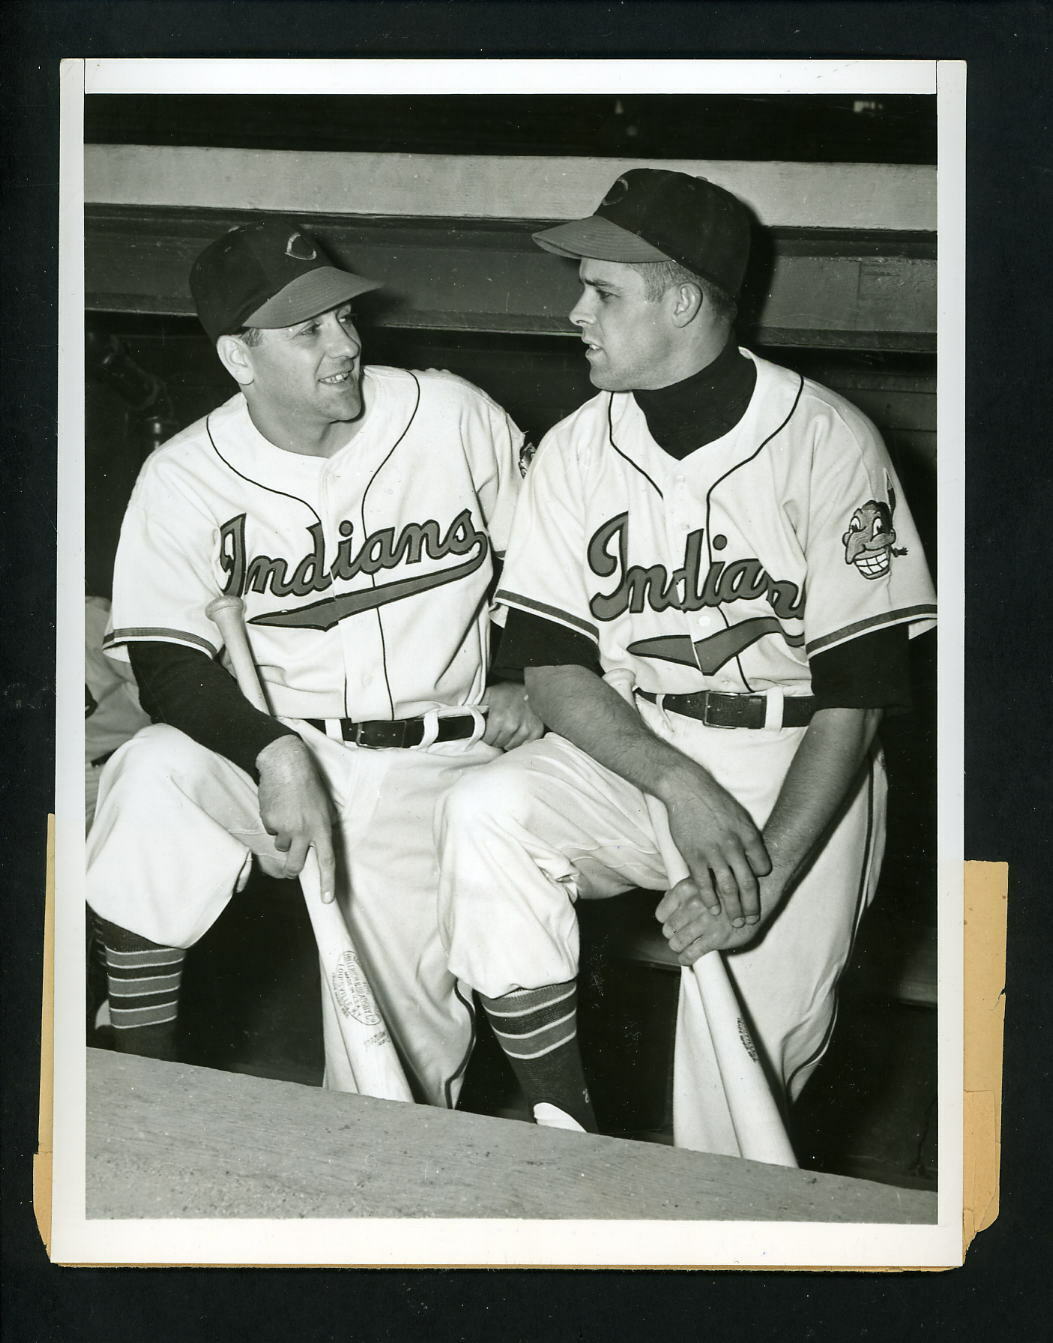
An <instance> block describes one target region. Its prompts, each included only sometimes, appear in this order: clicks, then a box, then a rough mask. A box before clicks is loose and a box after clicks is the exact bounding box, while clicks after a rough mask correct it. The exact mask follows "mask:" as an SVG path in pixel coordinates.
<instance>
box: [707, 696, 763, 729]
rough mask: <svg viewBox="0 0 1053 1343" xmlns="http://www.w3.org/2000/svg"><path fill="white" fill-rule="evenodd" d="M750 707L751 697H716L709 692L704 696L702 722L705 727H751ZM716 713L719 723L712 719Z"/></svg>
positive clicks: (751, 703) (751, 704)
mask: <svg viewBox="0 0 1053 1343" xmlns="http://www.w3.org/2000/svg"><path fill="white" fill-rule="evenodd" d="M752 707H753V696H752V695H717V694H713V693H712V692H710V693H709V694H708V695H707V696H706V705H705V708H704V709H703V711H702V721H703V723H705V725H706V727H719V728H737V727H752V726H753V724H752V722H751V718H752V713H751V710H752ZM717 713H719V715H720V719H719V721H718V720H717V719H716V718H714V717H713V715H714V714H717Z"/></svg>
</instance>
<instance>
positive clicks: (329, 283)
mask: <svg viewBox="0 0 1053 1343" xmlns="http://www.w3.org/2000/svg"><path fill="white" fill-rule="evenodd" d="M381 283H382V282H381V281H380V280H367V279H366V277H365V276H364V275H355V274H354V272H353V271H349V270H337V268H336V267H335V266H318V267H317V268H316V269H315V270H311V271H308V272H307V274H306V275H300V276H298V277H297V278H296V279H295V280H293V281H292V282H291V283H290V284H287V285H286V286H285V288H284V289H280V290H279V291H278V293H276V294H275V295H274V297H273V298H269V299H268V300H267V302H266V303H264V304H261V306H260V307H258V308H257V309H256V311H255V312H251V313H249V315H248V317H246V318H245V320H244V325H245V326H262V327H279V326H295V325H296V323H297V322H306V321H307V320H308V319H309V318H311V317H317V316H318V314H319V313H320V312H328V311H329V309H330V308H335V307H337V306H338V304H341V303H346V302H347V301H348V300H349V299H352V298H357V297H358V296H359V294H366V293H368V292H369V291H370V290H371V289H379V288H380V287H381Z"/></svg>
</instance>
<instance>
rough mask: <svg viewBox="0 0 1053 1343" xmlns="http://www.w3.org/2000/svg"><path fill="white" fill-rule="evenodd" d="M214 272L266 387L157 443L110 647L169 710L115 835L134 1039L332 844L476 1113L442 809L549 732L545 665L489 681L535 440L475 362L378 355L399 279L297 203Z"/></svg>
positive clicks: (406, 1024) (135, 758) (225, 321)
mask: <svg viewBox="0 0 1053 1343" xmlns="http://www.w3.org/2000/svg"><path fill="white" fill-rule="evenodd" d="M190 284H191V289H192V292H193V295H194V300H195V303H196V307H197V312H198V315H199V317H200V320H201V322H202V325H203V326H204V328H205V330H206V332H207V333H208V335H209V337H210V338H211V339H212V340H213V341H214V342H215V348H216V352H217V354H218V356H219V358H220V360H221V361H222V363H223V365H224V367H225V368H226V370H227V371H228V372H229V373H230V374H231V376H232V377H233V378H234V380H235V382H236V383H237V384H238V389H237V392H236V394H235V395H234V396H232V397H231V399H230V400H229V401H227V402H226V403H225V404H223V405H221V406H219V407H218V408H217V409H216V410H214V411H212V412H211V414H209V415H206V416H205V417H204V418H203V419H201V420H199V421H197V423H195V424H193V425H191V426H190V427H189V428H188V429H186V430H184V431H183V432H182V433H180V434H177V435H176V437H175V438H173V439H171V440H170V441H169V442H168V443H166V444H165V445H164V446H163V447H161V448H160V449H159V450H158V451H156V452H155V453H154V454H153V455H152V456H151V457H150V458H149V459H148V461H147V463H146V465H145V467H144V469H143V471H142V474H141V475H140V478H139V480H138V482H137V484H136V486H135V490H134V492H133V494H132V498H131V500H130V502H129V505H128V511H127V514H126V517H125V521H124V525H123V529H122V533H121V540H120V545H119V549H118V554H117V560H116V567H115V576H114V587H113V614H112V629H111V631H110V632H109V634H108V635H107V638H106V646H107V649H108V651H110V652H112V653H113V654H114V655H115V656H117V657H122V658H125V659H128V658H130V660H131V663H132V666H133V668H134V670H135V673H136V677H137V679H138V682H139V686H140V693H141V699H142V703H143V706H144V707H145V708H146V710H147V711H148V712H149V713H150V715H151V717H152V718H153V720H154V723H155V726H151V727H148V728H146V729H145V730H144V731H143V732H141V733H140V734H139V735H138V736H137V737H135V738H134V740H133V741H132V742H130V743H129V744H128V745H127V746H125V747H124V748H123V749H122V750H120V751H118V752H117V754H116V755H115V756H114V757H113V759H112V760H111V761H110V763H109V764H108V765H107V767H106V771H105V777H104V779H103V782H102V787H101V789H100V794H99V804H98V809H97V813H96V819H95V824H94V827H93V829H92V831H91V835H90V840H89V855H88V856H89V871H88V900H89V904H90V905H91V907H92V908H93V910H94V911H95V912H96V914H97V915H98V916H99V917H100V919H101V920H102V922H103V928H104V933H105V941H106V946H107V957H108V966H109V979H110V984H109V987H110V1003H111V1018H112V1022H113V1025H114V1027H115V1036H116V1042H117V1044H118V1047H120V1048H124V1049H127V1050H131V1051H136V1052H145V1053H156V1054H170V1053H171V1052H172V1049H173V1047H174V1046H173V1039H174V1036H173V1031H174V1020H175V1017H176V1013H177V1004H178V989H179V975H180V971H181V967H182V959H183V951H184V949H185V948H186V947H189V946H190V945H191V944H193V943H194V942H195V941H196V940H197V939H198V938H199V937H200V936H201V935H202V934H203V933H204V932H205V931H206V930H207V929H208V928H209V926H210V925H211V924H212V923H213V921H214V920H215V919H216V917H217V916H218V915H219V914H220V912H221V911H222V910H223V908H224V906H225V905H226V904H227V902H228V901H229V899H230V898H231V895H232V893H233V892H234V890H235V889H236V888H237V887H238V886H239V884H240V883H243V882H244V880H245V879H246V877H247V875H248V871H249V868H250V865H251V862H252V858H253V855H255V856H256V857H257V858H258V859H259V860H260V861H261V862H262V864H263V866H264V867H265V868H266V869H267V870H268V871H270V872H272V873H274V874H276V875H278V876H285V877H295V876H296V875H297V874H298V873H299V872H300V870H301V868H302V867H303V864H304V861H305V856H306V854H307V852H308V849H309V848H313V849H314V850H315V852H316V855H317V859H318V864H319V869H320V873H321V879H322V890H323V898H328V899H332V898H333V897H334V896H335V897H336V898H338V899H339V900H340V902H341V905H342V907H343V910H344V913H345V916H346V918H347V920H348V923H349V926H350V927H351V929H352V935H353V937H354V939H355V944H356V947H357V948H358V950H359V952H360V954H361V957H362V962H363V965H364V967H365V969H366V972H367V974H368V976H369V978H370V980H371V983H372V987H373V990H374V992H375V994H376V997H377V1000H378V1002H379V1004H380V1006H381V1010H382V1011H383V1013H384V1017H385V1021H386V1023H387V1025H388V1028H389V1030H390V1032H391V1034H392V1036H393V1038H394V1040H395V1043H396V1046H397V1048H398V1050H399V1052H400V1055H401V1057H402V1061H403V1064H404V1066H405V1069H406V1071H407V1074H408V1076H409V1079H410V1082H411V1085H412V1088H413V1092H414V1095H415V1097H416V1098H417V1099H419V1100H422V1101H427V1102H430V1103H433V1104H437V1105H452V1104H453V1103H454V1102H455V1100H456V1096H457V1093H458V1090H459V1087H460V1082H461V1077H462V1074H463V1069H464V1065H465V1062H466V1060H467V1056H468V1052H469V1049H470V1046H471V1042H472V1035H473V1021H472V1013H471V1008H470V1005H469V1001H466V999H465V998H464V997H463V996H460V995H459V994H458V992H457V986H456V983H455V981H454V979H453V977H452V976H451V975H450V974H449V972H448V969H447V967H446V963H445V958H444V955H443V951H442V947H441V945H440V942H439V938H438V933H437V926H436V908H435V899H436V883H437V864H436V852H435V842H434V835H433V819H434V810H435V804H436V800H437V799H438V797H439V796H441V794H442V793H443V792H444V791H445V790H446V789H447V788H448V787H449V786H450V784H451V783H452V782H453V780H454V779H456V778H458V777H459V776H460V775H461V774H462V773H463V772H464V771H465V770H467V769H470V768H474V767H477V766H479V765H481V764H483V763H485V762H487V761H489V760H491V759H493V758H494V757H495V756H497V755H498V754H499V753H500V751H501V750H503V749H505V748H508V747H510V746H514V745H516V744H518V743H520V742H522V741H526V740H528V739H530V738H531V737H532V736H537V735H538V734H539V733H540V730H541V725H540V722H539V721H538V720H537V719H536V718H535V717H534V716H533V714H532V713H531V712H530V710H529V708H528V707H527V704H526V700H525V695H524V691H523V687H522V686H521V685H510V684H507V683H506V684H502V685H489V686H488V685H487V660H488V650H489V648H490V638H491V633H490V623H491V622H490V615H491V607H490V598H491V595H492V591H493V586H494V583H495V580H496V572H497V567H498V561H497V558H496V557H497V556H498V555H500V554H501V553H502V552H503V551H504V549H505V542H506V537H507V533H508V529H509V523H510V519H511V515H512V511H513V505H514V503H515V500H516V497H517V494H518V492H519V485H520V481H521V472H520V469H519V460H518V459H519V455H520V452H521V450H522V448H523V436H522V434H521V433H520V431H519V430H518V429H517V428H516V426H515V425H514V424H513V423H512V421H511V420H510V419H509V417H508V416H507V415H506V414H505V412H504V411H503V410H502V409H501V408H500V407H499V406H497V405H496V404H495V403H494V402H493V401H492V400H490V398H489V397H487V396H486V395H485V394H484V393H482V392H481V391H479V390H478V389H477V388H475V387H473V386H471V385H470V384H468V383H466V382H464V381H462V380H461V379H459V378H456V377H454V376H453V375H451V374H448V373H440V372H436V371H434V370H430V371H428V372H408V371H405V370H401V369H395V368H384V367H374V366H364V364H363V358H362V341H361V338H360V336H359V334H358V331H357V329H356V326H355V320H354V314H353V311H352V306H351V305H352V301H353V300H354V299H356V298H357V297H358V296H359V295H360V294H363V293H365V292H366V291H367V290H371V289H374V288H376V287H377V286H376V284H375V283H374V282H373V281H370V280H367V279H365V278H364V277H362V276H359V275H356V274H353V273H352V272H350V271H347V270H343V269H340V268H339V267H336V266H335V265H333V263H332V262H331V260H330V259H329V258H328V257H327V256H326V255H325V253H324V251H323V249H322V247H321V245H320V244H319V243H318V242H317V241H316V240H315V239H314V238H313V237H312V236H311V235H310V234H309V233H308V232H307V231H306V230H305V229H304V228H302V227H301V225H300V224H298V223H296V222H294V221H289V220H284V219H276V218H264V219H260V220H259V221H258V222H255V223H251V224H247V225H244V226H242V227H239V228H237V229H234V230H233V231H231V232H228V233H227V234H225V235H224V236H223V237H222V238H220V239H218V240H216V241H215V242H213V243H212V244H210V245H209V246H208V247H206V248H205V250H204V251H203V252H202V253H201V255H200V256H199V257H198V259H197V261H196V262H195V264H194V267H193V270H192V272H191V277H190ZM221 593H225V594H234V595H237V596H240V597H242V598H243V599H244V605H245V613H246V619H247V621H248V626H249V630H250V635H251V643H252V647H253V652H254V655H255V658H256V661H257V663H258V667H259V672H260V675H261V678H262V681H263V684H264V685H265V687H266V691H267V695H268V698H269V700H270V703H271V706H272V708H273V710H274V712H275V714H276V715H277V717H276V718H270V717H268V716H266V715H264V714H262V713H258V712H257V711H256V710H255V709H253V708H252V707H251V706H250V705H249V704H248V703H247V701H246V700H245V699H243V697H242V695H241V693H240V691H239V690H238V687H237V685H236V683H235V681H234V679H233V678H232V676H231V675H230V674H229V673H228V671H227V670H226V668H225V666H224V650H223V648H222V647H220V646H219V645H220V643H221V639H220V636H219V634H218V631H217V629H216V627H215V626H214V625H213V624H212V622H211V621H210V620H209V619H208V617H207V615H206V607H207V606H208V604H209V601H210V600H211V599H212V598H214V597H216V596H217V595H219V594H221ZM251 971H252V967H251V965H246V967H245V974H246V978H247V979H249V978H250V977H251ZM323 1001H324V1003H325V1011H326V1014H327V1018H328V1016H330V1015H331V1013H332V1008H331V1005H330V1004H329V1001H328V999H324V1000H323ZM324 1024H325V1035H326V1042H327V1060H328V1059H329V1049H328V1045H329V1043H330V1040H331V1039H332V1040H334V1041H336V1040H338V1034H337V1032H336V1031H335V1023H334V1022H333V1021H331V1020H328V1019H327V1020H326V1021H325V1023H324ZM329 1080H330V1083H331V1084H338V1083H334V1082H333V1078H332V1077H330V1079H329Z"/></svg>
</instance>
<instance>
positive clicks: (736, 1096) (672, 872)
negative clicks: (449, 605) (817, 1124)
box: [606, 672, 797, 1166]
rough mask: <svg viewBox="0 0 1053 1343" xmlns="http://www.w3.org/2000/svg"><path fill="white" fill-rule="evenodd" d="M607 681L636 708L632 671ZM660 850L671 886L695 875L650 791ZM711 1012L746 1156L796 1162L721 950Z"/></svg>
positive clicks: (709, 999) (697, 972)
mask: <svg viewBox="0 0 1053 1343" xmlns="http://www.w3.org/2000/svg"><path fill="white" fill-rule="evenodd" d="M606 680H607V683H608V684H609V685H610V686H611V687H612V689H613V690H615V691H616V692H617V693H618V694H619V695H621V697H622V698H623V699H624V700H625V701H626V702H627V703H628V704H631V705H633V707H634V708H635V701H634V699H633V682H632V679H631V674H628V675H623V674H621V673H618V672H614V673H608V675H607V677H606ZM645 800H646V803H647V814H648V816H649V818H650V821H651V825H652V827H653V828H654V832H655V837H656V840H657V843H658V852H659V854H660V856H661V859H662V863H663V864H664V866H665V870H666V880H667V882H668V883H669V887H670V888H671V887H673V886H675V885H676V884H677V882H679V881H683V879H684V878H685V877H686V876H688V875H689V873H688V867H687V863H685V862H684V859H683V856H682V855H681V853H680V851H679V849H677V847H676V845H675V844H674V843H673V837H672V835H671V834H670V833H669V818H668V816H667V814H666V809H665V807H664V806H663V805H662V803H661V802H660V801H659V799H658V798H656V797H653V796H652V795H651V794H645ZM691 970H692V973H693V974H694V976H695V980H696V982H697V985H698V991H699V997H700V998H701V1000H702V1006H703V1009H704V1011H705V1014H706V1021H707V1023H708V1025H709V1033H710V1037H711V1039H712V1041H713V1052H714V1054H715V1055H716V1059H717V1066H718V1068H719V1069H720V1080H721V1083H722V1085H723V1088H724V1095H725V1098H726V1100H727V1107H728V1113H729V1115H730V1117H731V1123H732V1126H733V1128H734V1130H735V1136H736V1138H737V1139H738V1144H739V1148H740V1150H741V1152H742V1155H743V1156H744V1157H748V1158H749V1159H750V1160H751V1161H766V1162H768V1163H769V1164H771V1165H775V1166H796V1165H797V1159H796V1157H795V1156H794V1152H793V1148H792V1146H791V1145H790V1140H789V1138H788V1137H787V1134H786V1128H785V1126H784V1124H783V1122H782V1115H781V1114H780V1113H779V1107H778V1105H777V1104H776V1101H775V1097H774V1096H773V1095H772V1093H771V1088H770V1087H769V1085H768V1079H767V1077H766V1076H765V1075H764V1068H763V1066H762V1064H761V1061H760V1054H759V1052H758V1050H757V1048H756V1046H755V1044H754V1042H753V1039H752V1037H751V1035H750V1030H749V1027H748V1026H747V1024H746V1020H745V1014H744V1013H743V1010H742V1006H741V1004H740V1003H739V1000H738V995H737V994H736V992H735V989H734V986H733V985H732V983H731V980H730V978H729V977H728V972H727V968H726V966H725V965H724V958H723V956H722V955H721V954H720V952H719V951H710V952H707V953H706V954H705V955H704V956H700V957H699V959H698V960H697V961H695V963H694V964H693V965H692V967H691Z"/></svg>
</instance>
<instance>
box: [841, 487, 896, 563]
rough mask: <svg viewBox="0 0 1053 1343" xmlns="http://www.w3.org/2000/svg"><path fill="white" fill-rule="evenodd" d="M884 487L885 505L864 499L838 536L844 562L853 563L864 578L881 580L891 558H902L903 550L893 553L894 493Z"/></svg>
mask: <svg viewBox="0 0 1053 1343" xmlns="http://www.w3.org/2000/svg"><path fill="white" fill-rule="evenodd" d="M886 482H887V484H888V503H885V502H884V500H881V499H868V500H867V501H866V503H865V504H863V506H862V507H861V508H857V509H856V511H855V512H854V513H853V514H852V517H851V519H850V520H849V523H848V531H847V532H845V534H844V536H842V537H841V540H842V542H843V543H844V547H845V563H846V564H854V565H855V567H856V568H857V569H858V570H859V572H860V573H861V574H862V575H863V577H864V578H881V577H882V575H884V574H887V573H888V571H889V567H890V565H891V564H892V557H893V556H894V555H905V554H906V553H907V551H906V549H905V548H904V549H902V550H897V549H896V548H895V543H896V529H895V527H893V525H892V517H893V514H894V513H895V511H896V491H895V490H894V489H893V488H892V482H891V481H889V480H888V477H886Z"/></svg>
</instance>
